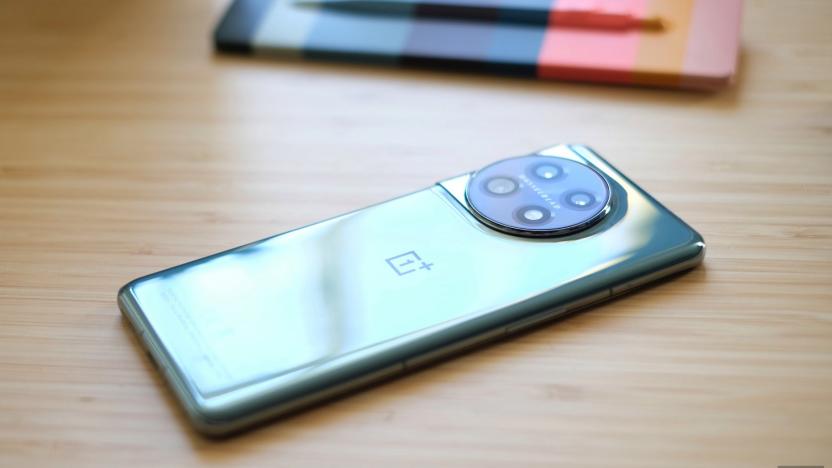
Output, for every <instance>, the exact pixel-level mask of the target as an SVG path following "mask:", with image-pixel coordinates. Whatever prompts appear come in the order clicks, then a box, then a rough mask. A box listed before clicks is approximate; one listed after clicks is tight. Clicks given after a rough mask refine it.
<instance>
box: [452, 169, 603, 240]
mask: <svg viewBox="0 0 832 468" xmlns="http://www.w3.org/2000/svg"><path fill="white" fill-rule="evenodd" d="M530 157H543V158H551V159H553V160H559V159H565V160H569V161H572V162H576V163H578V164H580V165H582V166H584V167H585V168H586V169H589V170H590V171H592V172H594V173H595V174H596V175H597V176H598V177H599V178H600V179H601V181H602V183H603V185H604V188H605V191H606V194H607V198H606V200H605V202H604V205H603V206H602V207H601V209H599V210H598V211H597V212H596V213H595V214H593V215H592V216H590V217H588V218H586V219H584V220H582V221H581V222H579V223H575V224H572V225H569V226H564V227H561V228H557V229H545V230H543V229H532V228H528V227H523V226H519V225H508V224H504V223H501V222H498V221H495V220H492V219H490V218H489V217H488V216H486V215H485V214H484V213H482V212H481V211H480V210H479V209H478V208H477V205H476V204H475V203H474V202H473V201H472V199H471V195H470V191H471V187H473V186H474V185H475V184H478V183H480V181H479V180H478V176H479V174H481V173H482V172H483V171H485V170H486V169H488V168H490V167H493V166H496V165H498V164H503V163H504V162H505V161H509V160H513V159H524V158H530ZM540 164H543V163H538V165H540ZM511 178H512V179H514V177H511ZM560 178H561V176H559V177H557V178H556V180H557V179H560ZM518 190H519V187H518ZM573 190H574V189H573ZM512 193H514V192H512ZM464 196H465V202H466V204H467V205H468V207H469V208H470V211H471V214H473V215H474V217H475V218H477V220H478V221H480V222H481V223H483V224H485V225H486V226H488V227H490V228H492V229H494V230H497V231H500V232H503V233H506V234H511V235H514V236H521V237H533V238H547V237H563V236H567V235H570V234H575V233H577V232H580V231H583V230H585V229H588V228H590V227H592V226H593V225H595V224H596V223H598V222H599V221H600V220H601V219H603V218H604V217H605V216H607V215H608V214H609V213H610V211H612V204H613V191H612V186H611V185H610V183H609V181H608V180H607V178H606V177H604V174H603V173H602V172H600V171H599V170H597V169H595V168H594V167H592V166H591V165H589V164H587V162H586V161H584V160H582V159H581V158H578V157H569V156H565V155H563V156H561V155H558V156H551V155H546V154H539V153H534V154H527V155H523V156H515V157H513V158H505V159H501V160H499V161H495V162H493V163H491V164H488V165H486V166H483V167H481V168H480V169H478V170H476V171H474V172H472V173H471V175H470V176H469V178H468V181H467V182H466V184H465V194H464ZM520 208H521V207H520V206H518V207H516V208H514V210H516V209H520Z"/></svg>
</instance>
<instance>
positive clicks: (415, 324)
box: [119, 146, 704, 432]
mask: <svg viewBox="0 0 832 468" xmlns="http://www.w3.org/2000/svg"><path fill="white" fill-rule="evenodd" d="M542 154H549V155H553V156H563V157H570V158H575V159H579V160H581V161H582V162H585V163H586V164H588V165H590V166H591V167H594V168H595V169H597V170H598V171H599V172H600V173H602V174H603V175H604V177H606V178H607V180H608V182H609V184H610V187H611V190H612V204H611V211H610V213H609V214H608V215H606V216H605V217H604V218H603V219H602V220H601V221H600V222H598V223H597V224H595V225H594V226H592V227H590V228H589V229H587V230H585V231H582V232H579V233H576V234H573V235H570V236H567V237H559V238H545V239H538V238H523V237H517V236H514V235H510V234H504V233H501V232H498V231H495V230H494V229H492V228H490V227H488V226H486V225H484V224H483V223H481V222H480V221H479V220H478V219H477V218H476V217H474V216H473V215H472V214H471V212H470V210H469V209H468V207H467V206H466V204H467V202H466V199H465V196H464V190H465V185H466V183H467V180H468V178H469V177H470V176H469V175H463V176H460V177H457V178H453V179H449V180H447V181H444V182H442V183H440V184H437V185H435V186H433V187H430V188H428V189H425V190H422V191H419V192H416V193H413V194H410V195H406V196H403V197H400V198H397V199H394V200H391V201H388V202H385V203H381V204H379V205H375V206H372V207H369V208H366V209H362V210H359V211H355V212H353V213H350V214H346V215H343V216H339V217H337V218H334V219H330V220H327V221H324V222H320V223H317V224H314V225H311V226H307V227H304V228H301V229H297V230H294V231H291V232H287V233H284V234H280V235H277V236H274V237H271V238H268V239H265V240H261V241H259V242H255V243H252V244H249V245H245V246H242V247H238V248H236V249H233V250H230V251H227V252H224V253H220V254H217V255H214V256H211V257H207V258H204V259H201V260H197V261H194V262H191V263H188V264H185V265H182V266H178V267H175V268H172V269H170V270H166V271H163V272H161V273H157V274H154V275H150V276H147V277H144V278H140V279H138V280H135V281H133V282H131V283H130V284H128V285H126V286H125V287H124V288H123V289H122V291H121V292H120V294H119V300H120V304H121V306H122V310H123V311H124V313H125V314H126V315H127V316H128V317H129V318H130V320H131V322H132V323H133V324H134V326H135V327H136V328H137V330H138V331H139V333H140V335H141V336H142V337H143V339H144V341H145V344H146V345H147V347H148V349H149V350H150V352H151V354H152V355H153V356H154V357H155V358H156V361H157V362H158V363H159V365H160V367H161V368H162V371H163V372H164V373H165V375H166V376H167V377H168V379H169V380H170V381H171V383H172V385H173V387H174V389H175V390H176V392H177V394H178V396H179V397H180V399H181V400H182V401H183V403H184V404H185V407H186V408H187V409H188V413H189V414H190V416H191V418H192V419H193V420H194V421H195V422H196V423H197V425H198V427H200V428H201V429H203V430H204V431H207V432H224V431H226V430H230V429H233V428H237V427H241V426H243V425H245V424H246V423H247V422H250V421H254V420H257V419H261V418H263V417H266V416H268V415H271V414H276V413H279V412H282V411H284V410H288V409H291V408H294V407H297V406H298V405H299V404H301V403H303V402H306V401H312V400H316V399H319V397H323V396H326V395H328V394H330V393H332V392H333V391H335V389H338V388H343V387H345V386H350V385H358V384H360V383H361V382H363V381H364V380H369V379H370V377H371V376H376V377H378V376H383V375H389V374H392V373H396V372H399V371H402V370H405V369H406V368H407V367H408V366H411V367H412V365H414V364H416V363H418V362H422V361H423V360H424V357H425V356H430V355H431V353H434V354H435V351H436V350H438V349H445V347H448V346H454V345H458V344H460V343H466V342H470V341H471V340H475V341H479V340H481V339H483V338H485V337H491V338H493V337H498V336H501V335H503V334H504V333H505V332H506V331H507V330H511V329H512V327H516V325H517V324H518V323H522V322H523V321H524V320H525V321H527V322H528V321H529V320H531V321H532V322H534V321H537V317H542V315H541V311H544V310H545V311H549V312H548V313H547V315H546V317H550V316H555V315H557V314H558V313H564V312H568V311H570V310H572V309H574V308H575V307H576V306H580V305H584V304H588V303H591V302H596V301H600V300H603V299H606V298H607V297H610V296H611V295H613V294H614V293H618V292H622V291H625V290H627V289H629V288H631V287H633V286H635V285H637V284H640V283H642V282H644V281H647V280H650V279H655V278H657V277H659V276H664V275H666V274H669V273H671V272H673V271H677V270H680V269H683V268H689V267H691V266H693V265H695V264H696V263H698V262H699V261H700V260H701V257H702V254H703V248H704V244H703V243H702V239H701V237H700V236H699V235H698V234H697V233H696V232H695V231H693V230H692V229H691V228H690V227H689V226H687V225H686V224H685V223H684V222H682V221H681V220H680V219H679V218H677V217H676V216H675V215H674V214H672V213H671V212H670V211H668V210H667V209H666V208H665V207H663V206H662V205H661V204H659V203H658V202H656V201H655V200H654V199H653V198H652V197H650V196H649V195H648V194H646V193H645V192H644V191H643V190H641V189H640V188H639V187H637V186H636V185H634V184H633V183H632V182H630V181H629V180H628V179H627V178H626V177H624V176H623V175H621V174H620V173H619V172H618V171H617V170H615V169H614V168H613V167H612V166H610V165H609V164H607V163H606V162H605V161H604V160H603V159H601V158H600V157H598V156H597V155H595V154H594V153H592V152H591V151H589V150H588V149H586V148H583V147H573V148H570V147H566V146H559V147H555V148H552V149H550V150H547V151H544V152H543V153H542ZM567 304H568V305H569V306H568V307H567ZM362 379H363V380H362Z"/></svg>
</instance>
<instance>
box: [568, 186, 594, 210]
mask: <svg viewBox="0 0 832 468" xmlns="http://www.w3.org/2000/svg"><path fill="white" fill-rule="evenodd" d="M563 199H564V201H565V202H566V204H567V205H569V207H571V208H575V209H578V210H588V209H590V208H592V207H593V205H595V196H594V195H592V194H591V193H589V192H586V191H583V190H576V191H572V192H568V193H567V194H566V195H565V196H564V197H563Z"/></svg>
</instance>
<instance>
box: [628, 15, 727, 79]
mask: <svg viewBox="0 0 832 468" xmlns="http://www.w3.org/2000/svg"><path fill="white" fill-rule="evenodd" d="M719 1H722V0H719ZM694 3H696V1H695V0H650V1H649V3H648V5H647V16H650V17H653V16H656V17H659V18H661V19H662V23H663V24H664V28H663V29H662V30H661V31H645V32H644V33H643V35H642V38H641V44H640V46H639V50H638V58H637V59H636V66H635V70H634V72H633V82H635V83H640V84H650V85H665V86H675V85H678V84H679V83H680V82H681V79H682V70H683V68H684V63H685V54H686V51H687V46H688V38H689V37H690V29H691V28H690V23H691V18H692V16H693V8H694Z"/></svg>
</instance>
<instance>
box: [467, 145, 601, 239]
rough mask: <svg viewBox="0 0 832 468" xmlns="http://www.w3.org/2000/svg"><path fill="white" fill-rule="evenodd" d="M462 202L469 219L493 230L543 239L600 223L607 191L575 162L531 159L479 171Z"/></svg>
mask: <svg viewBox="0 0 832 468" xmlns="http://www.w3.org/2000/svg"><path fill="white" fill-rule="evenodd" d="M509 195H510V196H509ZM465 197H466V200H467V201H468V204H469V205H470V207H471V209H472V212H473V214H474V215H475V216H476V217H477V218H478V219H479V220H480V221H482V222H483V223H484V224H486V225H488V226H489V227H491V228H493V229H497V230H500V231H503V232H507V233H510V234H514V235H522V236H532V237H546V236H559V235H565V234H571V233H574V232H577V231H580V230H582V229H586V228H588V227H589V226H591V225H592V224H594V223H595V222H597V221H598V220H600V219H601V218H603V217H604V215H606V214H607V213H608V212H609V211H610V199H611V191H610V186H609V184H608V183H607V180H606V179H605V178H604V176H602V175H601V173H599V172H598V171H597V170H595V169H593V168H592V167H590V166H588V165H587V164H584V163H582V162H580V161H579V160H577V159H576V160H573V159H569V158H560V157H552V156H540V155H532V156H522V157H519V158H511V159H505V160H502V161H498V162H496V163H494V164H491V165H489V166H486V167H484V168H482V169H480V170H479V171H477V172H476V173H475V174H474V175H472V176H471V179H470V180H469V182H468V186H467V187H466V190H465Z"/></svg>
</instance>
